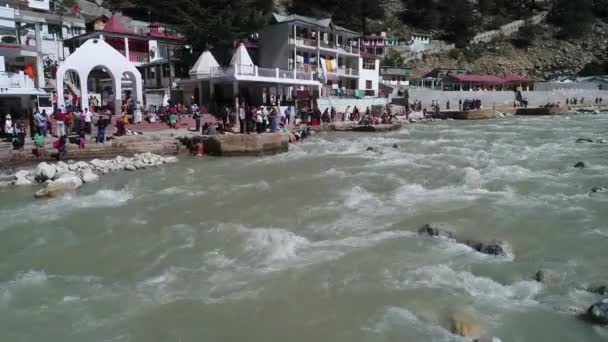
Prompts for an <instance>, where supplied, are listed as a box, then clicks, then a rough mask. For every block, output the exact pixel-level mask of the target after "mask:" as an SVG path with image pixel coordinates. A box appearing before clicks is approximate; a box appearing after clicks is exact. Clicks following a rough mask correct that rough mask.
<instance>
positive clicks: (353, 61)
mask: <svg viewBox="0 0 608 342" xmlns="http://www.w3.org/2000/svg"><path fill="white" fill-rule="evenodd" d="M258 35H259V40H258V48H257V57H258V65H259V66H260V67H261V68H279V69H284V70H295V71H297V72H312V73H315V75H316V77H315V79H317V80H319V82H320V83H321V93H320V96H330V95H338V94H341V95H342V94H343V95H352V96H357V97H363V96H378V80H379V70H380V64H379V60H377V59H376V57H375V56H373V55H371V54H366V53H363V52H361V51H360V47H361V34H360V33H358V32H354V31H351V30H348V29H346V28H343V27H340V26H337V25H334V24H333V22H332V20H331V19H330V18H325V19H314V18H309V17H305V16H300V15H289V16H283V15H279V14H276V13H275V14H273V24H271V25H269V26H267V27H266V28H264V29H262V30H261V31H260V32H259V33H258Z"/></svg>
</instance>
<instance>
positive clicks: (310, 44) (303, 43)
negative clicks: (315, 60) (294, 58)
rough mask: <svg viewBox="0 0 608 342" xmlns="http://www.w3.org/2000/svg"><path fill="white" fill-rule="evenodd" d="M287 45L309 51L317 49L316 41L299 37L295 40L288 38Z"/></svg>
mask: <svg viewBox="0 0 608 342" xmlns="http://www.w3.org/2000/svg"><path fill="white" fill-rule="evenodd" d="M289 45H295V46H298V47H306V48H311V49H316V48H317V47H318V44H317V41H316V40H313V39H306V38H300V37H297V38H296V39H295V40H294V39H293V38H289Z"/></svg>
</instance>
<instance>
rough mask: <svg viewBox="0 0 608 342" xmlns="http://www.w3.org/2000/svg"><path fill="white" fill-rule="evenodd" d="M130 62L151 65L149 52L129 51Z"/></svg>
mask: <svg viewBox="0 0 608 342" xmlns="http://www.w3.org/2000/svg"><path fill="white" fill-rule="evenodd" d="M129 61H130V62H131V63H149V62H150V54H149V53H148V52H136V51H129Z"/></svg>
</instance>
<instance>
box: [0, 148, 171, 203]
mask: <svg viewBox="0 0 608 342" xmlns="http://www.w3.org/2000/svg"><path fill="white" fill-rule="evenodd" d="M176 161H177V157H172V156H171V157H163V156H160V155H156V154H153V153H141V154H136V155H134V156H133V157H131V158H127V157H122V156H118V157H116V158H114V159H106V160H103V159H93V160H91V161H89V162H85V161H79V162H75V161H73V160H70V161H68V162H67V163H66V162H62V161H60V162H57V163H47V162H42V163H40V164H38V165H37V166H36V167H35V168H33V169H23V170H19V171H17V172H15V173H14V174H12V175H10V176H9V177H6V175H5V179H6V178H9V180H5V181H0V186H34V185H43V186H44V187H43V188H42V189H40V190H39V191H38V192H36V194H35V197H36V198H46V197H50V198H52V197H61V196H63V194H64V193H65V192H69V191H74V190H76V189H78V188H80V187H81V186H82V185H84V184H87V183H93V182H96V181H97V180H99V176H100V175H105V174H107V173H110V172H117V171H136V170H141V169H146V168H149V167H156V166H160V165H163V164H167V163H174V162H176Z"/></svg>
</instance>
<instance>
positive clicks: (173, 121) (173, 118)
mask: <svg viewBox="0 0 608 342" xmlns="http://www.w3.org/2000/svg"><path fill="white" fill-rule="evenodd" d="M169 127H171V128H173V129H176V128H177V114H173V113H171V115H169Z"/></svg>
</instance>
